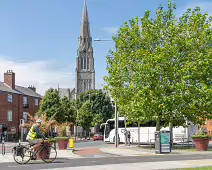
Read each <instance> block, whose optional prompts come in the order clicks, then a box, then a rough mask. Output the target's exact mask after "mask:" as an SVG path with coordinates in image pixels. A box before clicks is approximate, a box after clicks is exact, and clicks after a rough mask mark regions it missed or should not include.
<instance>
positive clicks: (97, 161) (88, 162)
mask: <svg viewBox="0 0 212 170" xmlns="http://www.w3.org/2000/svg"><path fill="white" fill-rule="evenodd" d="M204 159H212V154H209V155H208V154H206V155H203V154H195V155H156V156H147V157H140V156H134V157H132V156H130V157H126V156H125V157H104V158H79V159H57V160H56V161H55V163H50V164H48V163H43V162H41V161H35V162H31V163H29V164H26V165H19V164H16V163H1V166H0V170H29V169H30V170H36V169H40V170H42V169H53V168H64V169H66V168H68V167H83V166H84V167H85V166H96V165H111V164H113V165H114V164H129V163H142V162H152V163H154V164H155V166H157V162H163V161H166V162H169V161H170V162H172V161H185V160H198V161H200V160H204Z"/></svg>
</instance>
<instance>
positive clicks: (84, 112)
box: [78, 101, 93, 131]
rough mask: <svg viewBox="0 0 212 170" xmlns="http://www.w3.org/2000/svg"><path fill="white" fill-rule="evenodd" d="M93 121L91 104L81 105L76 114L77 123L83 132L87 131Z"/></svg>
mask: <svg viewBox="0 0 212 170" xmlns="http://www.w3.org/2000/svg"><path fill="white" fill-rule="evenodd" d="M92 120H93V114H92V110H91V104H90V103H89V101H87V102H85V103H83V104H82V107H81V108H80V109H79V112H78V123H79V125H80V126H82V127H83V129H84V130H86V131H88V130H89V128H90V127H91V122H92Z"/></svg>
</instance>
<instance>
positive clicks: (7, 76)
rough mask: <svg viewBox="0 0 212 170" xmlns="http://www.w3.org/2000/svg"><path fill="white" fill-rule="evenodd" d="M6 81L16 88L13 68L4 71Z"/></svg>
mask: <svg viewBox="0 0 212 170" xmlns="http://www.w3.org/2000/svg"><path fill="white" fill-rule="evenodd" d="M4 83H5V84H7V85H8V86H9V87H11V88H12V89H15V73H13V72H12V70H7V71H6V73H4Z"/></svg>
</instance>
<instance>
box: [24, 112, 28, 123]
mask: <svg viewBox="0 0 212 170" xmlns="http://www.w3.org/2000/svg"><path fill="white" fill-rule="evenodd" d="M27 116H28V114H27V112H23V119H24V121H25V122H27Z"/></svg>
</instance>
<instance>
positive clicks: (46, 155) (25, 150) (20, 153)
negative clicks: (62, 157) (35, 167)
mask: <svg viewBox="0 0 212 170" xmlns="http://www.w3.org/2000/svg"><path fill="white" fill-rule="evenodd" d="M42 140H43V139H42ZM34 145H35V144H30V143H29V144H27V145H22V144H21V143H20V142H19V145H18V146H15V147H14V148H13V159H14V161H15V162H16V163H18V164H26V163H28V162H29V161H30V160H37V154H39V153H41V159H42V160H43V161H44V162H46V163H51V162H53V161H54V160H55V159H56V158H57V151H56V149H55V148H54V147H52V146H51V145H50V146H48V145H46V144H45V140H43V141H42V142H41V147H40V149H39V150H37V151H35V152H33V151H31V150H30V147H32V146H34ZM54 154H55V156H53V157H52V158H50V156H52V155H54ZM18 157H20V158H21V160H22V161H19V160H18V159H17V158H18ZM25 158H26V160H25V161H24V160H23V159H25Z"/></svg>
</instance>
